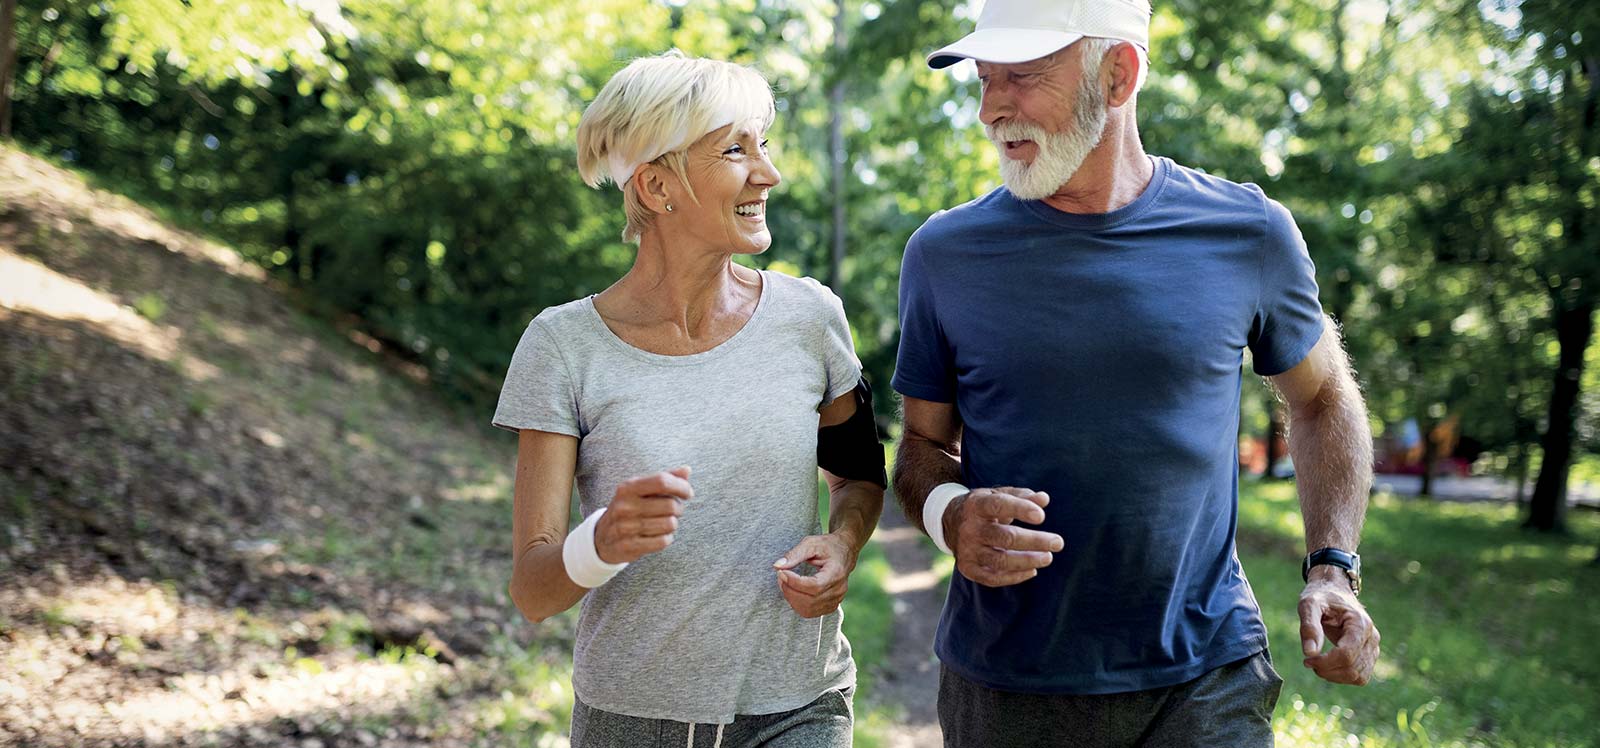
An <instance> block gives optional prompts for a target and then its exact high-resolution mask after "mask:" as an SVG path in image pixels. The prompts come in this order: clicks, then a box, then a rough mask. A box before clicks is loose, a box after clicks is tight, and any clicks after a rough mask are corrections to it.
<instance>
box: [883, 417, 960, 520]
mask: <svg viewBox="0 0 1600 748" xmlns="http://www.w3.org/2000/svg"><path fill="white" fill-rule="evenodd" d="M900 421H901V423H903V424H904V425H905V431H904V433H902V434H901V436H900V446H899V447H898V448H896V449H895V454H894V495H895V498H896V499H897V500H898V501H899V502H900V508H901V509H902V510H904V511H905V513H906V519H908V520H911V523H912V524H913V525H915V526H916V527H917V529H919V530H921V531H923V532H924V533H926V532H927V531H928V528H926V527H923V526H922V505H923V503H925V502H926V501H927V499H928V492H929V491H932V490H933V489H934V487H936V486H938V485H939V484H941V483H960V482H961V416H960V415H959V414H958V413H957V412H956V406H955V405H953V404H951V403H936V402H932V401H929V400H919V399H917V398H914V397H907V398H904V399H903V400H902V401H901V404H900Z"/></svg>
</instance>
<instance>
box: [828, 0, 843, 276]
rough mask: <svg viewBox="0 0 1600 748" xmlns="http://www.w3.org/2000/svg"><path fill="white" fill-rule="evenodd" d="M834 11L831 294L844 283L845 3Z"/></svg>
mask: <svg viewBox="0 0 1600 748" xmlns="http://www.w3.org/2000/svg"><path fill="white" fill-rule="evenodd" d="M836 2H837V3H838V5H837V7H835V9H834V13H833V66H832V67H833V87H832V89H830V90H829V91H828V167H829V172H830V174H831V176H832V180H833V245H832V253H831V257H830V260H829V262H828V285H829V286H830V287H832V288H833V292H834V293H840V292H841V291H842V290H843V286H842V284H843V283H844V233H845V226H844V219H845V215H844V184H845V173H844V172H845V164H846V158H845V152H844V64H843V63H844V51H845V43H844V23H845V20H844V3H845V0H836Z"/></svg>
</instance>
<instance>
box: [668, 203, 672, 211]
mask: <svg viewBox="0 0 1600 748" xmlns="http://www.w3.org/2000/svg"><path fill="white" fill-rule="evenodd" d="M667 212H668V213H671V212H672V203H667Z"/></svg>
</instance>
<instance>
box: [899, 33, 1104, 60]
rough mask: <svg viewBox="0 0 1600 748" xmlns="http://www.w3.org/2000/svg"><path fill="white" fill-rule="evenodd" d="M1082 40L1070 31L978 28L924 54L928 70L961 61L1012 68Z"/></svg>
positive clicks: (1078, 35) (1080, 35)
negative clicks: (988, 63) (938, 48)
mask: <svg viewBox="0 0 1600 748" xmlns="http://www.w3.org/2000/svg"><path fill="white" fill-rule="evenodd" d="M1082 38H1083V34H1074V33H1072V32H1070V31H1047V30H1044V29H1005V28H992V29H981V30H979V31H974V32H972V33H970V34H967V35H966V36H964V37H962V38H961V40H960V41H957V42H956V43H955V44H951V45H949V46H947V47H945V48H943V49H940V50H939V51H937V52H934V53H933V54H931V55H928V67H930V68H933V69H934V70H939V69H941V68H947V67H950V66H951V65H954V64H956V63H958V62H960V61H962V60H977V61H979V62H994V63H999V64H1001V65H1012V64H1016V63H1019V62H1027V61H1029V60H1037V59H1039V58H1040V57H1045V56H1047V55H1049V54H1051V53H1053V52H1055V51H1057V50H1059V49H1061V48H1062V47H1065V46H1067V45H1068V44H1071V43H1073V42H1075V41H1077V40H1079V39H1082Z"/></svg>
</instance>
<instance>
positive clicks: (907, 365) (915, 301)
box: [890, 231, 956, 403]
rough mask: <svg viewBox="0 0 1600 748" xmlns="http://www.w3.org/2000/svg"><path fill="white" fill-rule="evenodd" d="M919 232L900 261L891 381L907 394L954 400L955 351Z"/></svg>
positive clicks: (930, 399) (902, 392)
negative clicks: (937, 303)
mask: <svg viewBox="0 0 1600 748" xmlns="http://www.w3.org/2000/svg"><path fill="white" fill-rule="evenodd" d="M920 233H921V232H920V231H919V232H918V234H920ZM918 234H912V236H911V240H910V241H908V242H906V254H905V257H904V258H903V259H902V260H901V263H900V349H899V352H898V353H897V354H896V357H895V366H894V379H893V380H891V382H890V383H891V384H892V385H893V386H894V389H895V391H896V392H899V393H900V394H902V395H905V396H907V397H914V398H917V399H919V400H928V401H930V402H937V403H948V402H954V401H955V395H956V375H955V365H954V355H953V353H952V351H951V350H950V343H949V341H948V340H947V339H946V338H945V335H944V328H943V327H942V326H941V325H940V324H939V316H938V314H937V313H936V309H935V304H934V299H933V291H932V284H931V283H930V279H929V278H928V273H927V270H926V266H925V264H924V262H923V251H922V240H921V239H919V237H918Z"/></svg>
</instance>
